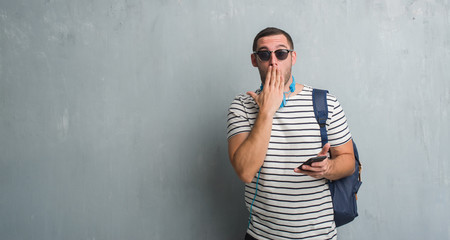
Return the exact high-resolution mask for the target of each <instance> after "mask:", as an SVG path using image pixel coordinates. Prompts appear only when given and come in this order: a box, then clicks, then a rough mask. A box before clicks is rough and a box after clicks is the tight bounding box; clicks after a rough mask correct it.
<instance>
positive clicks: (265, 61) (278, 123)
mask: <svg viewBox="0 0 450 240" xmlns="http://www.w3.org/2000/svg"><path fill="white" fill-rule="evenodd" d="M293 49H294V45H293V42H292V39H291V37H290V36H289V34H288V33H286V32H285V31H283V30H281V29H277V28H266V29H264V30H262V31H261V32H259V33H258V34H257V35H256V37H255V39H254V42H253V54H251V61H252V65H253V66H254V67H257V68H258V70H259V74H260V76H261V83H262V84H261V88H260V89H259V90H257V91H256V92H247V94H246V95H245V94H242V95H239V96H237V97H236V98H235V99H234V101H233V102H232V104H231V105H230V108H229V113H228V151H229V157H230V161H231V164H232V165H233V168H234V169H235V171H236V173H237V175H238V176H239V178H240V179H241V180H242V181H244V182H245V183H246V185H245V202H246V205H247V208H248V209H249V211H250V218H249V226H248V229H247V234H246V236H245V239H336V238H337V232H336V227H335V223H334V221H333V205H332V201H331V195H330V191H329V189H328V184H327V181H328V180H336V179H339V178H342V177H346V176H349V175H351V174H352V173H353V171H354V166H355V163H354V161H355V159H354V156H353V147H352V138H351V134H350V131H349V129H348V126H347V120H346V118H345V114H344V112H343V110H342V107H341V106H340V104H339V102H338V101H337V99H336V98H335V97H334V96H332V95H330V94H328V95H327V104H328V112H329V114H328V116H329V117H328V120H327V131H328V138H329V143H327V144H326V145H325V146H324V147H323V148H322V146H321V139H320V130H319V125H318V124H317V122H316V119H315V117H314V111H313V105H312V88H311V87H309V86H304V85H301V84H299V83H295V79H294V77H293V76H292V75H291V69H292V65H294V64H295V62H296V59H297V54H296V52H295V51H294V50H293ZM328 152H330V156H332V157H330V158H326V159H325V160H323V161H322V162H316V163H313V164H312V165H311V166H304V167H303V168H302V169H298V166H299V165H300V164H301V163H303V162H305V161H306V160H307V159H308V158H310V157H314V156H324V155H326V156H328Z"/></svg>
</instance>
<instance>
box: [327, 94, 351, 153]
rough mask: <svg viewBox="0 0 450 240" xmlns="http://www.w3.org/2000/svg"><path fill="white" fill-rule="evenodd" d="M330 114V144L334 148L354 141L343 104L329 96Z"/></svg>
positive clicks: (328, 128)
mask: <svg viewBox="0 0 450 240" xmlns="http://www.w3.org/2000/svg"><path fill="white" fill-rule="evenodd" d="M327 100H328V101H329V103H328V107H329V109H328V114H330V113H331V118H328V121H329V124H327V131H328V142H329V143H330V145H331V146H332V147H336V146H340V145H342V144H344V143H346V142H348V141H350V140H351V139H352V135H351V133H350V129H349V127H348V124H347V118H346V117H345V113H344V110H343V109H342V106H341V104H340V103H339V101H338V100H337V98H336V97H334V96H333V95H328V96H327Z"/></svg>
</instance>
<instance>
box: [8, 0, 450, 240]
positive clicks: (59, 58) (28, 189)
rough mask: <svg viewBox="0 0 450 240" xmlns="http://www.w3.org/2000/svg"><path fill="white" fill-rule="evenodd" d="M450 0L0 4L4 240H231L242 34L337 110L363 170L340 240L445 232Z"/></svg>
mask: <svg viewBox="0 0 450 240" xmlns="http://www.w3.org/2000/svg"><path fill="white" fill-rule="evenodd" d="M449 16H450V1H448V0H417V1H415V0H395V1H391V0H370V1H369V0H339V1H331V0H315V1H310V0H285V1H267V0H262V1H256V0H248V1H238V0H227V1H207V0H195V1H186V0H176V1H175V0H169V1H142V0H112V1H106V0H98V1H87V0H80V1H68V0H36V1H25V0H0V239H12V240H21V239H36V240H40V239H42V240H44V239H45V240H48V239H66V240H70V239H74V240H75V239H77V240H79V239H86V240H87V239H89V240H94V239H95V240H100V239H164V240H165V239H242V237H243V235H244V232H245V228H246V226H247V225H246V222H247V217H248V212H247V210H246V208H245V207H244V199H243V184H242V183H241V182H240V181H239V180H238V178H237V176H236V175H235V173H234V171H233V169H232V167H231V165H230V164H229V161H228V156H227V154H228V153H227V142H226V115H227V108H228V106H229V104H230V103H231V101H232V99H233V98H234V96H235V95H237V94H239V93H243V92H246V91H249V90H255V89H257V88H258V87H259V76H258V71H257V70H256V69H255V68H253V67H252V65H251V62H250V53H251V43H252V40H253V37H254V36H255V35H256V33H257V32H259V31H260V30H261V29H263V28H265V27H267V26H275V27H280V28H282V29H284V30H286V31H287V32H289V33H290V34H291V35H292V37H293V39H294V44H295V50H296V51H297V56H298V59H297V63H296V64H295V65H294V67H293V75H294V76H295V78H296V80H297V82H300V83H303V84H307V85H310V86H313V87H318V88H326V89H328V90H329V91H330V92H331V93H332V94H334V95H336V96H337V97H338V99H339V101H340V102H341V104H342V105H343V107H344V110H345V112H346V115H347V118H348V121H349V125H350V130H351V131H352V134H353V137H354V140H355V141H356V142H357V144H358V147H359V151H360V156H361V161H362V164H363V185H362V187H361V190H360V193H359V200H358V201H359V213H360V216H359V217H358V218H357V219H356V220H355V221H354V222H353V223H351V224H349V225H347V226H344V227H341V228H339V229H338V232H339V238H340V239H374V240H375V239H449V238H450V217H449V216H450V207H449V203H450V163H449V156H448V150H446V148H447V147H448V145H449V144H450V141H449V132H450V130H449V126H448V125H449V122H450V121H449V120H450V118H449V110H450V107H449V104H450V90H449V89H450V88H449V85H450V81H449V79H450V70H449V66H450V17H449Z"/></svg>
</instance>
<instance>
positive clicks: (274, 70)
mask: <svg viewBox="0 0 450 240" xmlns="http://www.w3.org/2000/svg"><path fill="white" fill-rule="evenodd" d="M277 71H278V68H276V67H275V68H272V79H271V82H270V83H271V85H272V86H273V87H276V86H277V85H278V81H277Z"/></svg>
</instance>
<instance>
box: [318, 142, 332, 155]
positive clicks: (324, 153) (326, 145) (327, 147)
mask: <svg viewBox="0 0 450 240" xmlns="http://www.w3.org/2000/svg"><path fill="white" fill-rule="evenodd" d="M328 151H330V144H329V143H327V144H325V146H323V148H322V151H320V153H319V154H317V156H325V155H327V153H328Z"/></svg>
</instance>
